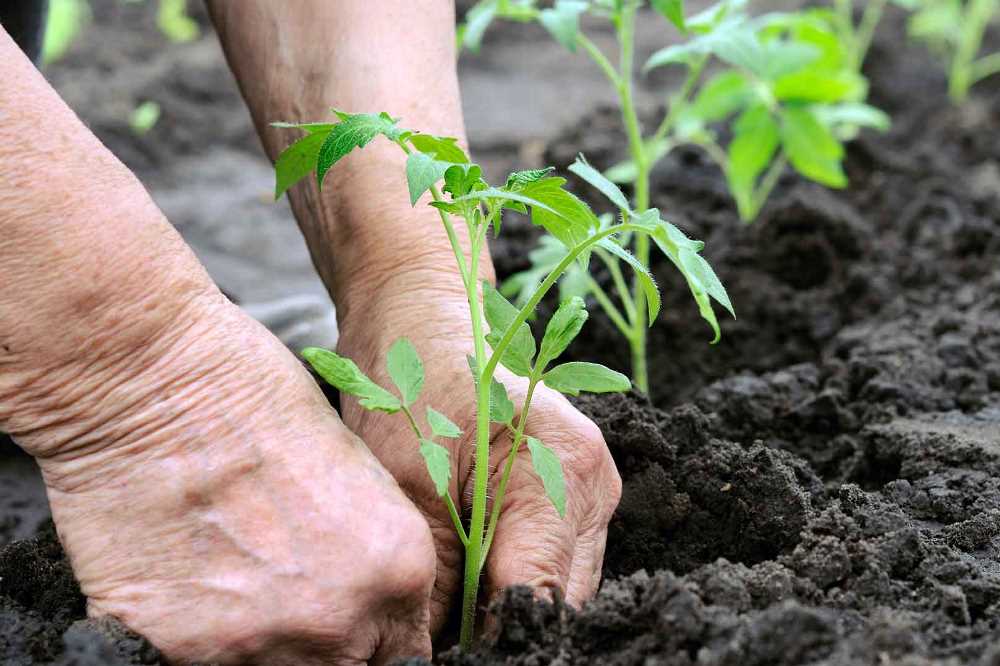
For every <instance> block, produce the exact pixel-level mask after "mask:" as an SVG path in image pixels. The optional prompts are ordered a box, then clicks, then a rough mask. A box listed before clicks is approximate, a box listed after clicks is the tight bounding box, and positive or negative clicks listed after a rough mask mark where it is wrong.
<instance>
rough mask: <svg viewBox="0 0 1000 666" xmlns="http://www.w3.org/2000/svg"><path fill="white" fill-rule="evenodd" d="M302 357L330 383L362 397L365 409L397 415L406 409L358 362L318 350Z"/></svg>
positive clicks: (305, 351) (324, 350) (350, 393)
mask: <svg viewBox="0 0 1000 666" xmlns="http://www.w3.org/2000/svg"><path fill="white" fill-rule="evenodd" d="M302 357H303V358H304V359H306V360H307V361H308V362H309V365H311V366H312V368H313V370H315V371H316V374H318V375H319V376H320V377H322V378H323V379H324V380H325V381H326V383H327V384H329V385H330V386H333V387H334V388H335V389H337V390H338V391H340V392H341V393H346V394H347V395H353V396H354V397H356V398H358V399H359V401H360V403H361V406H362V407H364V408H365V409H370V410H377V411H381V412H386V413H388V414H394V413H395V412H398V411H399V410H400V409H402V407H403V406H402V404H400V402H399V399H398V398H397V397H396V396H394V395H393V394H391V393H389V392H388V391H386V390H385V389H384V388H382V387H381V386H379V385H378V384H376V383H375V382H373V381H372V380H371V379H369V378H368V375H366V374H365V373H363V372H361V370H360V369H359V368H358V366H356V365H355V364H354V361H352V360H350V359H347V358H344V357H343V356H339V355H338V354H335V353H334V352H332V351H328V350H326V349H320V348H318V347H308V348H306V349H303V350H302Z"/></svg>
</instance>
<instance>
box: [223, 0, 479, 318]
mask: <svg viewBox="0 0 1000 666" xmlns="http://www.w3.org/2000/svg"><path fill="white" fill-rule="evenodd" d="M208 5H209V8H210V10H211V13H212V16H213V19H214V21H215V24H216V27H217V29H218V31H219V34H220V38H221V40H222V43H223V47H224V49H225V50H226V53H227V55H228V57H229V61H230V65H231V67H232V69H233V71H234V72H235V74H236V77H237V79H238V81H239V83H240V87H241V89H242V90H243V94H244V97H246V99H247V103H248V105H249V106H250V110H251V113H252V114H253V117H254V122H255V123H256V125H257V128H258V131H259V132H260V135H261V137H262V140H263V142H264V146H265V148H266V150H267V152H268V154H269V155H270V156H271V158H272V159H274V158H275V157H277V155H278V154H279V153H280V152H281V150H283V149H284V148H285V147H286V146H287V145H288V144H289V143H291V142H292V141H293V140H295V139H296V138H298V136H299V135H300V134H299V133H298V132H295V131H291V130H277V129H275V128H272V127H270V126H269V123H271V122H273V121H276V120H287V121H322V120H324V119H329V118H330V107H332V106H333V107H337V108H340V109H343V110H345V111H350V112H361V111H370V112H380V111H386V112H388V113H390V114H391V115H393V116H396V117H400V118H402V121H401V124H402V125H403V126H405V127H408V128H413V129H419V130H421V131H426V132H431V133H434V134H439V135H445V136H455V137H458V138H459V139H460V141H462V142H463V143H464V141H465V131H464V127H463V122H462V111H461V104H460V99H459V90H458V77H457V72H456V64H455V47H454V42H455V35H454V25H455V17H454V3H453V2H450V1H449V0H429V1H428V2H412V1H411V0H384V1H380V2H379V3H377V10H376V4H373V3H372V2H370V0H338V1H337V2H317V1H306V0H299V1H297V2H282V3H278V2H271V1H270V0H246V1H244V2H239V3H235V2H227V1H225V0H209V2H208ZM404 166H405V156H404V155H403V154H402V152H401V151H400V150H399V149H398V148H397V147H395V146H392V145H389V144H387V143H385V142H383V141H375V142H373V143H372V144H371V145H370V146H368V147H366V148H365V149H364V150H362V151H358V152H356V153H355V154H352V155H351V156H349V157H347V158H345V159H344V160H343V161H342V163H340V164H338V165H337V166H335V167H334V169H333V170H332V171H331V172H330V174H329V175H328V176H327V178H326V182H325V184H324V188H323V192H322V194H320V193H319V190H318V188H317V187H316V184H315V183H314V182H312V181H311V180H310V181H309V182H307V183H301V184H299V185H297V186H295V187H293V188H292V190H291V191H290V199H291V202H292V207H293V209H294V211H295V214H296V217H297V219H298V221H299V224H300V226H301V227H302V230H303V232H304V234H305V235H306V238H307V241H308V243H309V246H310V248H311V251H312V254H313V259H314V262H315V263H316V265H317V268H318V270H319V272H320V274H321V275H322V276H323V278H324V280H325V281H326V283H327V285H328V287H329V288H330V290H331V293H332V295H333V297H334V299H335V300H336V302H337V305H338V310H339V311H340V314H341V316H345V315H346V314H347V313H348V312H349V310H350V309H351V307H352V301H353V299H352V296H354V295H359V294H362V293H365V292H369V291H370V289H366V287H367V286H370V285H369V284H368V283H371V282H375V281H380V280H383V279H385V276H386V275H388V274H393V273H398V272H399V271H400V270H401V269H405V270H406V271H408V272H410V273H411V274H412V276H413V278H414V280H416V279H417V278H418V276H419V277H420V279H423V280H425V281H429V282H439V283H440V284H442V285H446V284H454V285H455V288H456V289H457V290H458V291H461V284H460V283H456V282H455V280H454V274H453V269H452V268H451V267H452V266H453V264H454V260H453V259H452V258H451V256H452V255H451V250H450V245H449V243H448V239H447V237H446V235H445V232H444V230H443V228H442V225H441V221H440V219H439V217H438V214H437V212H436V211H434V210H433V209H431V208H429V207H428V206H426V205H425V202H419V203H418V204H417V206H416V208H412V207H411V206H410V203H409V198H408V194H407V188H406V180H405V173H404ZM459 231H460V233H462V232H464V230H462V229H460V230H459ZM462 243H463V245H464V246H465V247H466V248H467V238H465V236H464V233H463V234H462ZM481 263H482V264H483V265H484V268H483V270H482V271H481V274H482V275H483V276H485V277H490V276H492V266H491V265H490V263H489V259H488V255H484V259H483V261H482V262H481ZM438 278H440V280H439V279H438ZM443 288H444V287H443ZM358 298H362V297H361V296H358Z"/></svg>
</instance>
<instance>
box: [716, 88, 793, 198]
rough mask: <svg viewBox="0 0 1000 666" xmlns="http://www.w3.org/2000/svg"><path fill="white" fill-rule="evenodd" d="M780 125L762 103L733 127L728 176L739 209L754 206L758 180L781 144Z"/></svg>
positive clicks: (745, 114) (747, 111) (749, 110)
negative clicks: (738, 203)
mask: <svg viewBox="0 0 1000 666" xmlns="http://www.w3.org/2000/svg"><path fill="white" fill-rule="evenodd" d="M779 134H780V130H779V128H778V124H777V123H776V122H775V120H774V118H773V117H772V116H771V112H770V111H769V110H768V108H767V107H766V106H764V105H763V104H757V105H755V106H752V107H750V108H749V109H747V110H746V111H744V112H743V114H742V115H741V116H740V117H739V119H738V120H737V121H736V123H735V124H734V125H733V140H732V141H731V142H730V143H729V168H728V170H727V171H726V176H727V177H728V179H729V186H730V188H731V189H732V190H733V196H734V197H736V200H737V201H739V202H740V210H748V209H749V208H750V207H751V206H752V202H753V197H754V191H755V187H756V184H757V177H758V176H760V174H761V173H763V171H764V169H766V168H767V166H768V165H769V164H770V163H771V160H772V159H773V158H774V153H775V152H776V151H777V149H778V144H779V142H780V136H779Z"/></svg>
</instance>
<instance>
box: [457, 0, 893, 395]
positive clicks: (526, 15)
mask: <svg viewBox="0 0 1000 666" xmlns="http://www.w3.org/2000/svg"><path fill="white" fill-rule="evenodd" d="M644 4H645V3H644V2H641V1H638V0H556V1H555V2H554V4H553V5H552V6H551V7H546V8H542V7H540V6H539V3H538V2H537V1H536V0H519V1H515V0H483V1H482V2H480V3H478V4H477V5H476V6H474V7H473V8H472V9H471V10H470V11H469V13H468V15H467V19H466V23H465V25H464V26H463V28H462V29H461V30H460V33H459V39H460V41H461V44H462V45H463V46H465V47H466V48H468V49H470V50H473V51H475V50H478V48H479V47H480V44H481V41H482V38H483V34H484V32H485V31H486V29H487V27H488V26H489V24H490V23H491V22H492V21H493V20H494V19H508V20H513V21H519V22H528V21H537V22H538V23H540V24H541V25H542V26H544V27H545V28H546V29H547V30H548V31H549V33H551V35H552V36H553V37H554V38H555V39H556V40H558V41H559V42H560V43H561V44H563V45H564V46H565V47H566V48H568V49H569V50H570V51H574V52H583V53H585V54H587V55H588V56H589V57H590V58H591V59H592V60H593V61H594V62H595V63H596V64H597V66H598V67H599V68H600V70H601V71H602V72H603V73H604V75H605V77H606V78H607V80H608V81H609V83H610V84H611V85H612V87H613V88H614V89H615V91H616V92H617V94H618V98H619V101H620V108H621V113H622V120H623V124H624V127H625V131H626V135H627V137H628V150H629V159H628V160H626V161H625V162H622V163H621V164H618V165H615V166H613V167H611V168H610V169H609V170H608V171H607V173H606V174H605V175H606V176H607V178H608V179H609V180H611V181H613V182H617V183H623V184H628V185H630V186H631V192H632V204H631V206H632V207H633V208H634V210H635V211H637V212H639V213H642V212H643V211H645V210H646V209H647V208H648V207H649V204H650V192H649V187H650V171H651V169H652V168H653V167H654V166H655V165H656V164H657V163H658V162H659V161H660V160H662V159H663V158H664V157H666V156H667V155H668V154H670V152H671V151H673V150H674V149H675V148H677V147H679V146H684V145H694V146H698V147H700V148H702V149H703V150H704V151H705V153H706V154H707V155H708V156H709V157H710V158H711V159H712V160H713V161H714V162H715V163H716V164H717V165H718V166H719V168H720V169H721V170H722V172H723V173H724V174H725V176H726V180H727V182H728V184H729V188H730V191H731V192H732V195H733V198H734V199H735V202H736V206H737V209H738V211H739V214H740V217H741V219H743V220H744V221H745V222H750V221H752V220H753V219H755V218H756V217H757V214H758V213H759V212H760V210H761V208H762V206H763V205H764V203H765V201H766V200H767V198H768V196H769V195H770V193H771V191H772V190H773V189H774V187H775V185H776V184H777V182H778V179H779V178H780V176H781V174H782V173H783V172H784V171H785V169H786V167H787V166H788V165H789V164H790V165H791V166H792V167H793V168H794V169H795V170H796V171H797V172H798V173H800V174H801V175H803V176H805V177H806V178H809V179H811V180H814V181H816V182H819V183H822V184H824V185H827V186H829V187H837V188H840V187H844V186H846V184H847V177H846V176H845V174H844V172H843V169H842V166H841V162H842V160H843V157H844V147H843V143H842V142H843V140H845V139H846V138H850V137H851V136H853V134H855V133H856V132H857V130H858V128H859V127H861V126H872V127H877V128H880V129H884V128H886V127H887V126H888V122H889V121H888V118H887V117H886V116H885V114H883V113H881V112H880V111H878V110H877V109H874V108H872V107H870V106H868V105H866V104H864V99H865V97H866V94H867V83H866V81H865V80H864V78H863V77H862V76H861V74H860V73H859V71H858V69H859V68H858V64H857V59H858V50H859V47H854V46H848V45H847V44H845V43H844V41H843V40H842V39H841V38H840V36H839V35H838V34H837V26H838V25H839V24H840V22H839V20H838V19H837V16H836V15H835V14H834V13H833V12H832V11H830V10H826V11H825V12H822V13H819V12H815V11H810V12H802V13H774V14H768V15H766V16H763V17H760V18H756V19H752V18H750V17H749V16H748V15H747V14H745V13H744V12H743V6H744V4H745V2H743V1H742V0H723V1H722V2H719V3H718V4H716V5H713V6H712V7H710V8H708V9H706V10H704V11H702V12H699V13H697V14H695V15H693V16H687V15H686V12H685V7H684V2H683V0H652V1H651V2H650V3H649V4H650V5H652V8H653V9H654V10H655V11H656V12H657V13H658V14H660V15H662V17H663V18H664V19H666V20H667V21H669V22H670V23H671V24H673V26H674V28H675V29H676V30H677V31H679V33H680V34H681V35H682V36H683V37H685V38H686V41H683V42H681V43H679V44H676V45H672V46H668V47H666V48H663V49H661V50H659V51H657V52H656V53H654V54H653V55H652V56H651V57H650V58H649V60H648V61H647V62H646V63H645V65H644V66H643V68H642V71H643V72H649V71H651V70H654V69H657V68H660V67H667V66H671V67H680V68H683V70H684V74H685V76H684V80H683V83H682V84H681V85H680V87H679V88H677V89H676V90H673V91H671V92H670V93H669V94H668V95H667V96H666V102H667V104H666V110H665V111H664V113H663V116H662V118H661V119H660V121H659V122H658V123H657V124H656V125H655V129H654V130H653V131H652V132H646V133H644V132H643V126H642V123H641V122H640V119H639V115H638V113H637V111H636V108H635V101H634V94H633V90H634V88H635V77H636V72H635V69H636V67H635V63H634V51H635V45H634V41H635V39H634V38H635V25H636V16H637V12H638V11H639V10H640V8H641V6H642V5H644ZM584 15H590V16H592V17H596V18H597V19H598V20H604V21H608V22H610V24H611V26H612V27H613V28H614V31H615V35H616V37H617V42H618V49H619V52H618V56H617V63H612V60H611V58H609V56H608V55H606V54H605V53H604V52H603V51H602V50H601V49H600V48H599V47H598V46H597V44H595V43H594V42H593V41H592V40H591V39H590V38H589V37H588V36H587V35H586V33H585V32H584V31H583V30H582V29H581V25H580V21H581V17H583V16H584ZM871 20H873V19H872V18H869V21H871ZM850 26H851V29H852V31H853V29H854V28H853V20H852V22H851V24H850ZM867 30H868V28H865V31H867ZM852 41H853V42H860V41H862V40H860V39H857V40H852ZM713 65H719V66H716V67H713ZM720 126H722V127H724V128H725V131H724V132H719V131H718V130H719V127H720ZM720 136H728V137H729V139H728V143H726V144H724V143H723V141H722V139H720ZM576 168H577V169H579V168H580V167H576ZM587 168H588V169H589V167H587ZM571 170H574V171H575V169H571ZM591 171H593V170H592V169H591ZM605 194H606V193H605ZM612 201H613V203H615V204H616V206H617V207H618V208H619V209H622V208H623V206H621V205H619V203H620V202H615V201H614V200H612ZM630 240H634V250H635V257H636V259H637V260H638V262H639V263H640V264H641V265H642V267H643V268H645V269H648V268H649V266H650V244H649V241H648V240H647V238H645V237H643V236H637V237H635V238H634V239H630V238H629V237H624V238H623V241H624V242H625V247H628V246H629V245H630V242H629V241H630ZM552 247H554V245H553V244H552V242H551V241H547V240H543V241H542V245H541V246H540V247H539V249H538V250H537V251H536V252H534V253H532V255H531V259H532V267H531V268H530V269H529V270H528V271H526V272H525V273H522V274H520V275H518V276H515V277H514V279H513V281H512V282H510V283H508V284H507V285H505V293H508V294H513V293H520V298H521V299H523V298H524V297H525V292H524V285H526V284H530V283H531V281H532V280H533V279H535V278H536V277H537V276H538V275H539V274H540V273H542V272H544V270H545V269H546V268H547V267H549V265H550V264H551V260H552V255H551V252H550V249H551V248H552ZM598 256H599V257H600V259H601V261H603V262H604V263H605V265H606V266H607V269H608V272H609V274H610V276H611V280H612V289H611V291H612V292H613V294H612V293H609V292H608V291H606V290H605V289H603V288H602V287H601V286H600V285H599V284H598V283H597V282H596V281H595V280H593V279H592V278H590V277H589V276H586V275H583V274H582V273H580V274H579V275H578V276H575V277H574V278H573V279H570V280H568V281H567V282H566V283H565V287H566V289H575V292H574V291H571V292H569V293H578V294H581V295H582V294H589V295H591V296H593V297H594V298H595V299H596V300H597V302H598V303H599V304H600V306H601V307H602V309H603V310H604V311H605V312H606V313H607V315H608V317H609V318H610V319H611V320H612V321H613V322H614V323H615V325H616V326H617V327H618V329H619V330H620V331H621V332H622V334H623V335H624V337H625V338H626V340H628V342H629V345H630V347H631V351H632V354H631V356H632V378H633V380H634V381H635V383H636V385H637V386H638V387H639V388H640V389H642V390H643V391H646V392H648V391H649V381H648V372H647V369H646V323H647V322H646V320H645V309H644V308H643V298H644V297H643V294H642V290H641V288H640V285H638V284H635V283H633V284H632V285H628V284H627V283H626V282H625V281H624V279H623V277H622V270H621V266H620V257H619V256H617V255H614V254H611V253H610V252H604V253H598ZM612 295H614V296H616V297H617V304H616V302H615V300H616V299H615V298H613V297H612ZM726 305H727V309H730V311H731V308H729V307H728V304H726ZM702 314H703V315H706V312H705V310H704V309H703V310H702ZM706 319H709V321H710V323H712V326H713V328H714V329H715V330H716V339H718V328H717V325H716V323H715V321H714V318H710V317H709V316H707V315H706Z"/></svg>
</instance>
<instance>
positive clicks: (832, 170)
mask: <svg viewBox="0 0 1000 666" xmlns="http://www.w3.org/2000/svg"><path fill="white" fill-rule="evenodd" d="M781 121H782V122H781V144H782V146H783V147H784V149H785V152H786V153H787V154H788V159H789V161H790V162H791V163H792V166H794V167H795V169H796V171H798V172H799V173H801V174H802V175H803V176H805V177H806V178H809V179H811V180H815V181H816V182H817V183H822V184H823V185H826V186H828V187H835V188H842V187H846V186H847V176H846V175H844V170H843V168H842V166H841V161H842V160H843V158H844V147H843V146H842V145H841V144H840V142H839V141H837V139H836V137H835V136H834V135H833V133H832V132H831V131H830V129H829V128H828V127H825V126H824V125H823V124H822V123H821V122H820V121H819V120H818V119H817V118H816V116H815V115H813V113H812V111H810V110H809V109H807V108H804V107H788V108H786V109H784V110H783V111H782V114H781Z"/></svg>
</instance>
